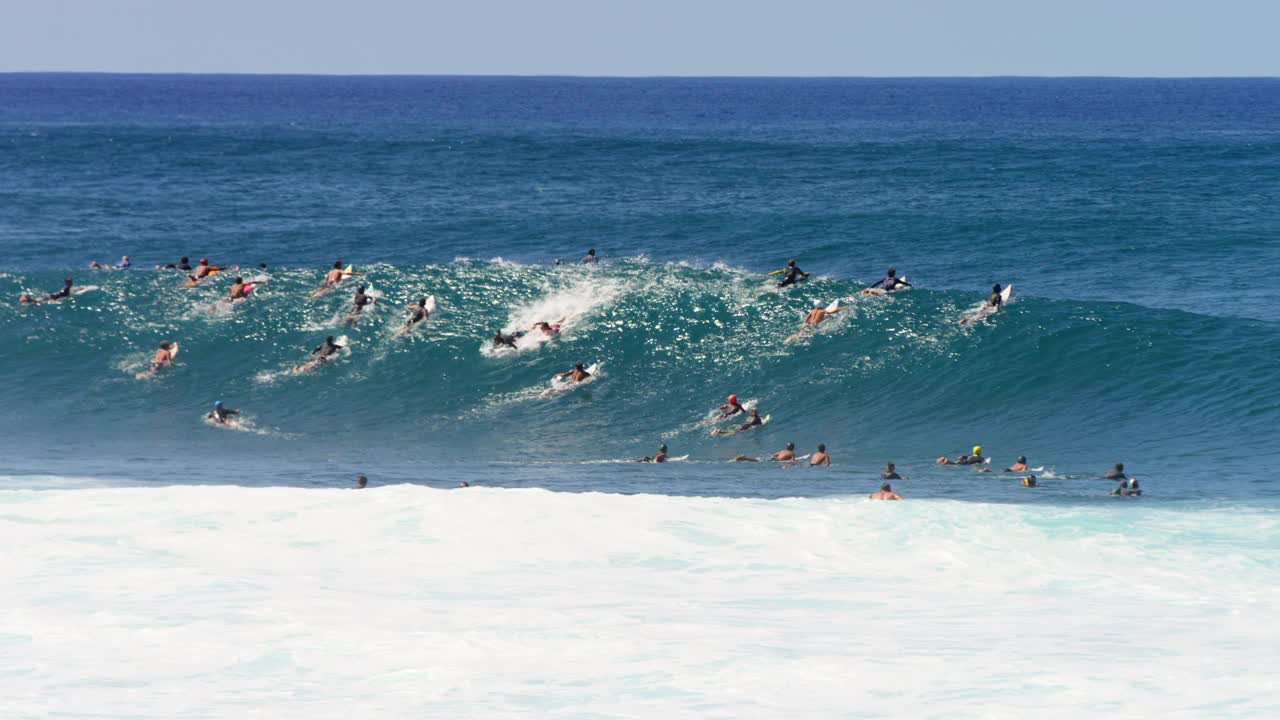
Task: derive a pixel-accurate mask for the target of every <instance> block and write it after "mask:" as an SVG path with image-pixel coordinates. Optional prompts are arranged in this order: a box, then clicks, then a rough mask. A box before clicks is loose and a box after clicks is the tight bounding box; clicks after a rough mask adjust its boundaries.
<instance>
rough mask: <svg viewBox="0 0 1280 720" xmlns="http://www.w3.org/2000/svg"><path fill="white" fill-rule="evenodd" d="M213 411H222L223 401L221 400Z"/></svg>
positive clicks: (214, 406)
mask: <svg viewBox="0 0 1280 720" xmlns="http://www.w3.org/2000/svg"><path fill="white" fill-rule="evenodd" d="M213 409H214V410H221V409H222V401H221V400H219V401H218V402H216V403H214V404H213Z"/></svg>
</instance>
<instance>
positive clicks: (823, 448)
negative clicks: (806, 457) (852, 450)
mask: <svg viewBox="0 0 1280 720" xmlns="http://www.w3.org/2000/svg"><path fill="white" fill-rule="evenodd" d="M826 451H827V446H826V445H824V444H823V443H818V452H826Z"/></svg>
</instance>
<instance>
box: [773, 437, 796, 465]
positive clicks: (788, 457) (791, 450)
mask: <svg viewBox="0 0 1280 720" xmlns="http://www.w3.org/2000/svg"><path fill="white" fill-rule="evenodd" d="M769 457H771V458H773V459H774V460H775V461H776V462H795V461H796V444H795V443H793V442H789V443H787V446H786V447H785V448H783V449H782V450H779V451H778V452H776V453H774V454H772V455H770V456H769Z"/></svg>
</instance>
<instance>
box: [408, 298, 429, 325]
mask: <svg viewBox="0 0 1280 720" xmlns="http://www.w3.org/2000/svg"><path fill="white" fill-rule="evenodd" d="M408 307H409V318H408V319H407V320H405V321H404V332H408V331H409V330H410V329H411V328H412V327H413V326H414V325H417V324H418V323H420V322H422V321H423V320H429V319H431V311H430V310H428V309H427V299H426V298H418V302H416V303H414V304H413V305H409V306H408Z"/></svg>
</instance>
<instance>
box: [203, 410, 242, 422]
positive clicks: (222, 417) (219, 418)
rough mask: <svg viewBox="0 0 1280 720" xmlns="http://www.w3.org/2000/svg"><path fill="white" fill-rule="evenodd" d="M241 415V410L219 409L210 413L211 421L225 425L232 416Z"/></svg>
mask: <svg viewBox="0 0 1280 720" xmlns="http://www.w3.org/2000/svg"><path fill="white" fill-rule="evenodd" d="M239 414H240V411H239V410H228V409H226V408H223V409H221V410H219V409H217V408H214V409H213V410H212V411H210V413H209V419H210V420H213V421H214V422H218V423H224V424H225V423H226V422H227V418H229V417H231V416H232V415H239Z"/></svg>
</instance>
